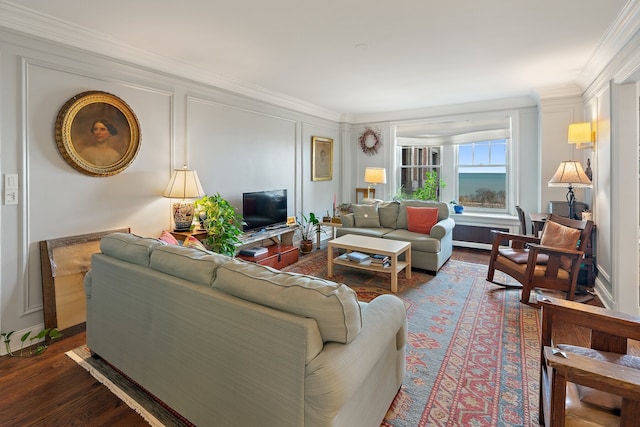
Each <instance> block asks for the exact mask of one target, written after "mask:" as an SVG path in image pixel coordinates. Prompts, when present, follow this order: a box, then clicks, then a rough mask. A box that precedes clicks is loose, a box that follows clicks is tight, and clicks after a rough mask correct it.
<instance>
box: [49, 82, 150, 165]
mask: <svg viewBox="0 0 640 427" xmlns="http://www.w3.org/2000/svg"><path fill="white" fill-rule="evenodd" d="M56 143H57V144H58V149H59V150H60V152H61V154H62V156H63V157H64V159H65V160H66V161H67V162H68V163H69V164H70V165H71V166H73V167H74V168H75V169H77V170H79V171H81V172H83V173H86V174H88V175H93V176H109V175H114V174H116V173H119V172H121V171H122V170H124V169H125V168H126V167H127V166H129V164H130V163H131V162H132V161H133V159H134V158H135V156H136V154H137V153H138V150H139V148H140V127H139V124H138V120H137V118H136V117H135V115H134V114H133V111H131V109H130V108H129V106H128V105H127V104H126V103H124V101H122V100H121V99H120V98H117V97H116V96H114V95H111V94H107V93H105V92H97V91H93V92H85V93H82V94H79V95H76V96H75V97H73V98H71V99H70V100H69V101H67V103H66V104H65V106H64V107H63V108H62V109H61V110H60V113H59V114H58V120H57V121H56Z"/></svg>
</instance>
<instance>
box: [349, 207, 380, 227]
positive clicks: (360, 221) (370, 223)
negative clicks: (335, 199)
mask: <svg viewBox="0 0 640 427" xmlns="http://www.w3.org/2000/svg"><path fill="white" fill-rule="evenodd" d="M351 207H352V209H353V216H354V217H355V220H356V227H380V218H379V216H378V207H377V206H376V205H352V206H351Z"/></svg>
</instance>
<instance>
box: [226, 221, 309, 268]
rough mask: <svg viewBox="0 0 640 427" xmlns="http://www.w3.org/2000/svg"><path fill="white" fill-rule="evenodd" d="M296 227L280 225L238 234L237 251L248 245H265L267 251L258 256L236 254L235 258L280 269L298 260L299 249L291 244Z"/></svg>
mask: <svg viewBox="0 0 640 427" xmlns="http://www.w3.org/2000/svg"><path fill="white" fill-rule="evenodd" d="M297 229H298V227H282V228H274V229H271V230H269V229H266V230H264V231H258V232H248V233H245V234H243V235H242V236H240V245H238V251H239V250H240V249H242V248H243V247H248V246H266V247H267V248H268V250H269V252H268V253H266V254H263V255H258V256H255V257H253V256H246V255H237V258H240V259H243V260H245V261H249V262H255V263H257V264H260V265H268V266H269V267H273V268H277V269H281V268H284V267H286V266H287V265H291V264H294V263H296V262H298V255H299V251H298V248H296V247H294V246H293V236H294V234H295V232H296V230H297Z"/></svg>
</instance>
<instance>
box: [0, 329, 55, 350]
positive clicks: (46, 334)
mask: <svg viewBox="0 0 640 427" xmlns="http://www.w3.org/2000/svg"><path fill="white" fill-rule="evenodd" d="M14 332H15V331H11V332H2V333H1V334H0V336H2V341H3V342H4V346H5V349H6V350H7V354H8V355H9V356H11V357H16V356H18V357H27V355H24V354H22V350H23V348H24V343H25V341H27V339H29V354H28V356H37V355H39V354H42V353H44V352H45V350H46V349H47V347H48V346H47V339H49V343H51V342H52V341H53V340H55V339H56V338H60V337H62V334H61V333H60V332H59V331H58V329H56V328H50V329H43V330H41V331H40V332H39V333H37V334H36V335H34V336H31V331H29V332H27V333H26V334H24V335H22V336H21V337H20V354H14V353H13V352H12V351H11V336H12V335H13V334H14ZM43 339H44V341H42V342H41V340H43ZM34 341H35V342H34ZM36 344H37V345H36ZM34 345H36V347H35V348H34V347H33V346H34Z"/></svg>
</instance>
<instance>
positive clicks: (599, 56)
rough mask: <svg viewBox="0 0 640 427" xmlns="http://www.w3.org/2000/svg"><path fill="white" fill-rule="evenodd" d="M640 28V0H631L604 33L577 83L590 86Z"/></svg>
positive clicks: (584, 86) (585, 86)
mask: <svg viewBox="0 0 640 427" xmlns="http://www.w3.org/2000/svg"><path fill="white" fill-rule="evenodd" d="M638 28H640V0H629V1H628V2H627V4H625V6H624V7H623V8H622V10H621V11H620V13H619V14H618V16H617V17H616V19H615V21H614V22H613V24H612V25H611V27H609V30H608V31H607V32H606V33H605V34H604V35H603V37H602V39H601V40H600V43H599V44H598V46H597V47H596V50H595V51H594V53H593V55H592V56H591V58H590V59H589V61H588V62H587V64H586V65H585V66H584V68H583V69H582V71H581V72H580V74H579V75H578V77H577V79H576V83H577V84H578V85H580V86H581V87H583V88H588V87H589V86H591V85H592V84H593V82H595V81H596V80H597V79H598V77H599V75H600V73H601V72H602V70H604V69H606V68H607V66H608V65H609V63H610V62H611V61H612V60H613V59H614V58H615V56H616V55H617V54H618V52H620V51H622V50H623V48H624V47H625V45H626V44H627V43H628V42H629V41H630V40H631V39H632V38H633V37H634V35H635V34H636V33H637V32H638Z"/></svg>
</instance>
